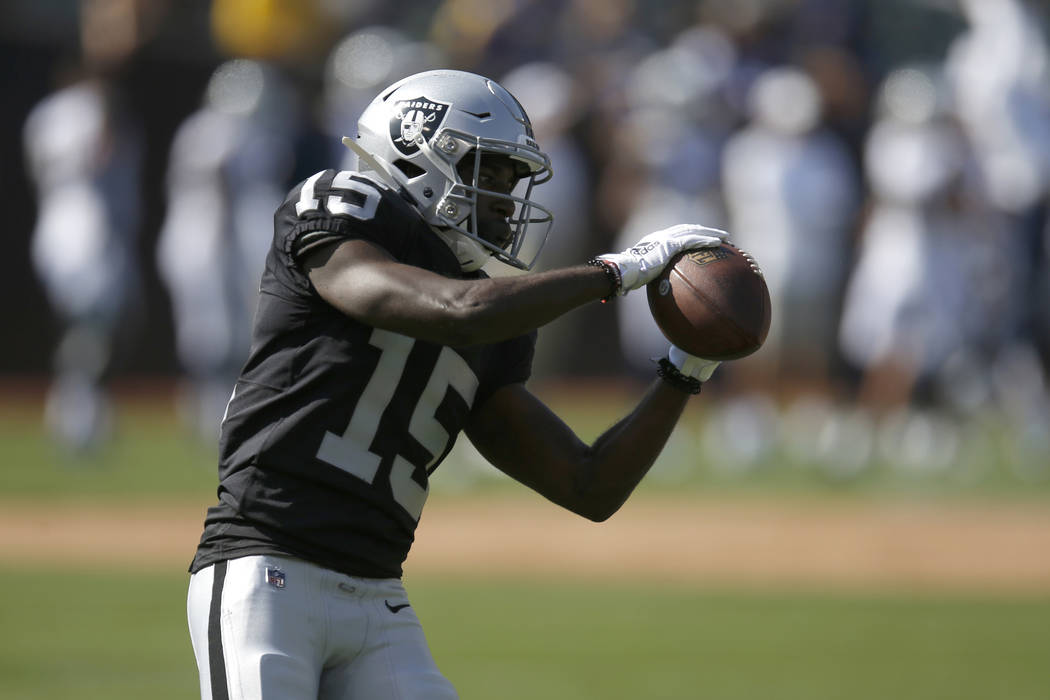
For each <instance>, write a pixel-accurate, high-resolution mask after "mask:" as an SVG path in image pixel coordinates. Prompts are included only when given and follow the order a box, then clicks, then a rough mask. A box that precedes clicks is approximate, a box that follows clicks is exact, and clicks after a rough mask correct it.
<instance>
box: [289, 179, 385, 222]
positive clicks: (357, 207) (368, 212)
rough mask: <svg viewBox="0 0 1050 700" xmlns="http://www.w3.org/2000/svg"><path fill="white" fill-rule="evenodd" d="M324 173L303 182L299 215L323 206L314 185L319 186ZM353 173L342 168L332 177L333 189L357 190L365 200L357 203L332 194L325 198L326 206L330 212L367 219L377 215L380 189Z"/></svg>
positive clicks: (298, 203) (298, 204) (300, 192)
mask: <svg viewBox="0 0 1050 700" xmlns="http://www.w3.org/2000/svg"><path fill="white" fill-rule="evenodd" d="M322 175H324V171H323V170H322V171H321V172H319V173H317V174H316V175H313V176H311V177H310V179H309V180H307V181H306V182H304V183H303V188H302V190H300V191H299V201H298V202H296V203H295V213H296V214H298V215H299V216H302V215H303V213H304V212H308V211H317V210H319V209H320V208H321V200H320V199H318V198H317V197H315V196H314V187H316V186H317V181H318V180H320V179H321V176H322ZM353 175H354V173H352V172H351V171H349V170H341V171H340V172H339V173H338V174H337V175H336V176H335V177H334V178H332V189H333V190H343V191H344V192H356V193H357V194H359V195H361V196H362V197H364V198H365V201H364V202H363V203H361V204H356V203H354V202H347V201H346V200H345V199H343V198H342V197H340V196H338V195H334V194H332V195H328V199H326V200H325V203H324V208H325V209H327V210H328V213H330V214H342V215H344V216H352V217H354V218H355V219H361V220H364V221H367V220H368V219H371V218H372V217H373V216H375V215H376V207H378V206H379V197H380V195H379V190H377V189H376V188H375V187H374V186H373V185H370V184H368V183H367V182H361V181H360V180H354V179H353Z"/></svg>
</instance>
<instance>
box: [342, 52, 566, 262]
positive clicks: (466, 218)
mask: <svg viewBox="0 0 1050 700" xmlns="http://www.w3.org/2000/svg"><path fill="white" fill-rule="evenodd" d="M357 126H358V134H357V138H356V139H351V138H343V143H344V144H345V145H346V146H347V147H348V148H350V149H351V150H352V151H354V152H355V153H356V154H357V155H358V158H359V164H360V168H361V170H364V171H367V170H374V171H375V172H376V173H377V175H378V176H379V177H380V178H382V179H383V180H385V181H386V182H387V184H389V185H391V186H392V187H394V188H395V189H404V190H406V191H407V192H408V193H409V194H410V195H411V197H412V198H413V200H414V201H415V205H416V208H417V209H418V210H419V212H420V214H422V216H423V218H424V219H425V220H426V221H427V223H429V224H430V225H431V227H432V228H433V229H434V231H435V232H436V233H437V234H438V235H439V236H440V237H441V238H442V239H443V240H444V241H445V242H446V243H447V244H448V245H449V247H450V248H451V249H452V250H453V252H454V253H455V254H456V257H457V258H458V259H459V262H460V266H461V267H462V268H463V270H464V271H467V272H469V271H472V270H476V269H478V268H479V267H481V266H482V265H483V264H484V263H485V261H486V260H487V259H488V257H489V256H492V257H495V258H497V259H498V260H501V261H502V262H504V263H507V264H508V265H512V266H514V267H517V268H520V269H523V270H528V269H530V268H531V267H532V266H533V264H534V263H535V261H536V257H537V256H538V255H539V251H540V248H542V247H543V243H544V242H545V241H546V238H547V234H548V233H549V232H550V228H551V225H552V223H553V221H554V215H553V214H552V213H551V212H550V210H548V209H546V208H545V207H543V206H541V205H539V204H537V203H536V202H534V201H533V200H532V199H531V197H532V190H533V188H534V187H535V186H536V185H539V184H541V183H544V182H546V181H548V180H549V179H550V178H551V175H552V171H551V163H550V158H549V157H548V156H547V154H545V153H543V152H542V151H541V150H540V149H539V145H538V144H537V143H536V141H535V139H534V137H533V133H532V124H531V123H530V122H529V117H528V115H526V114H525V110H524V109H523V108H522V106H521V104H520V103H519V102H518V101H517V100H516V99H515V98H514V96H513V95H511V94H510V93H509V92H507V91H506V90H505V89H504V88H502V87H501V86H500V85H498V84H497V83H496V82H494V81H492V80H489V79H488V78H485V77H482V76H480V75H475V74H473V73H466V72H462V71H455V70H434V71H427V72H424V73H418V74H416V75H412V76H409V77H407V78H404V79H402V80H401V81H399V82H397V83H395V84H393V85H391V86H390V87H388V88H387V89H386V90H384V91H383V92H382V93H380V94H379V96H378V97H376V98H375V99H374V100H372V103H371V104H369V105H368V107H367V108H366V109H365V111H364V113H363V114H362V115H361V118H360V119H359V120H358V123H357ZM493 154H495V155H502V156H507V157H509V158H511V159H513V160H514V161H517V162H518V163H520V164H522V165H523V166H524V167H522V168H521V169H520V171H521V173H522V175H523V177H522V179H521V180H520V181H519V183H518V185H517V186H516V187H515V189H514V191H513V192H512V193H511V194H502V193H499V192H493V191H491V190H485V189H482V188H481V187H480V186H479V184H478V172H479V169H480V166H481V159H482V157H483V156H486V155H493ZM464 158H471V159H472V161H473V162H472V164H473V167H472V168H470V171H471V172H473V177H472V179H471V180H469V181H467V180H465V179H464V178H462V177H460V171H463V172H466V171H467V169H466V168H459V166H460V165H461V161H463V159H464ZM467 163H470V161H467ZM479 195H484V196H486V197H493V198H501V199H504V200H509V201H510V202H512V203H513V210H514V214H513V215H512V216H510V217H509V219H508V224H509V226H510V229H511V239H510V242H509V243H507V244H506V246H505V247H501V246H500V245H499V243H494V242H490V241H488V240H485V239H484V238H482V237H481V236H480V235H478V233H477V232H478V230H479V229H478V219H477V216H478V213H477V208H478V207H477V203H478V196H479ZM530 226H531V227H536V228H542V231H541V232H540V234H539V236H530V244H529V246H528V248H527V249H526V248H523V246H524V245H525V239H526V232H527V231H528V230H529V228H530ZM537 238H538V241H539V242H538V244H536V242H535V239H537ZM526 250H527V251H528V252H527V254H526V252H525V251H526ZM520 256H525V257H528V258H529V259H528V260H522V259H521V257H520Z"/></svg>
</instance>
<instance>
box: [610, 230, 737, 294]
mask: <svg viewBox="0 0 1050 700" xmlns="http://www.w3.org/2000/svg"><path fill="white" fill-rule="evenodd" d="M728 238H729V234H728V233H726V232H725V231H720V230H718V229H716V228H708V227H706V226H700V225H699V224H678V225H677V226H671V227H670V228H665V229H662V230H660V231H655V232H653V233H650V234H649V235H648V236H646V237H645V238H643V239H642V240H640V241H638V242H637V243H635V244H634V245H633V246H631V247H630V248H628V249H627V250H625V251H623V252H622V253H606V254H604V255H599V256H598V258H597V259H598V260H602V261H604V262H608V263H612V264H614V265H616V269H617V271H618V272H619V275H618V276H619V280H620V286H619V288H618V289H617V290H616V292H617V293H618V294H620V295H621V296H622V295H624V294H626V293H627V292H629V291H631V290H632V289H638V288H639V287H644V286H645V285H646V284H648V283H649V282H652V281H653V280H654V279H656V277H657V275H659V274H660V271H661V270H663V269H664V267H665V266H666V265H667V263H668V262H669V261H670V260H671V258H673V257H674V256H675V255H677V254H678V253H680V252H681V251H683V250H688V249H690V248H714V247H716V246H719V245H721V244H722V243H725V242H726V240H728Z"/></svg>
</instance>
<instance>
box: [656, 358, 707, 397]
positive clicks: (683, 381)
mask: <svg viewBox="0 0 1050 700" xmlns="http://www.w3.org/2000/svg"><path fill="white" fill-rule="evenodd" d="M656 373H657V374H658V375H660V378H661V379H663V380H664V381H665V382H667V383H668V384H670V385H671V386H673V387H674V388H675V389H679V390H681V391H684V392H686V393H689V394H699V393H700V387H701V386H703V383H702V382H701V381H700V380H699V379H697V378H696V377H690V376H689V375H688V374H682V372H681V371H679V369H678V368H677V367H675V366H674V363H673V362H671V361H670V360H668V359H667V358H666V357H663V358H661V359H660V360H659V361H658V362H657V363H656Z"/></svg>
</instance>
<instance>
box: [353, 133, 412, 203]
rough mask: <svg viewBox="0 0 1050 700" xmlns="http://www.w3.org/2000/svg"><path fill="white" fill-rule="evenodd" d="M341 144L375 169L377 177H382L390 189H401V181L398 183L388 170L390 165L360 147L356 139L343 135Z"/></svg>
mask: <svg viewBox="0 0 1050 700" xmlns="http://www.w3.org/2000/svg"><path fill="white" fill-rule="evenodd" d="M343 145H344V146H346V147H347V148H349V149H350V150H351V151H353V152H354V153H355V154H356V155H357V157H358V158H359V159H361V162H363V163H364V164H365V165H367V166H368V167H370V168H371V169H372V170H375V171H376V173H377V174H378V175H379V177H381V178H383V180H384V181H385V182H386V184H387V185H389V186H390V187H391V189H394V190H399V189H401V183H399V182H398V181H397V180H396V179H395V178H394V175H393V173H391V172H390V166H389V165H387V164H386V163H385V162H384V161H382V160H380V159H379V158H376V157H375V156H373V155H372V154H371V153H369V152H368V151H366V150H365V149H363V148H361V144H359V143H358V142H357V141H354V140H353V139H352V138H350V137H349V136H344V137H343Z"/></svg>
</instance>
